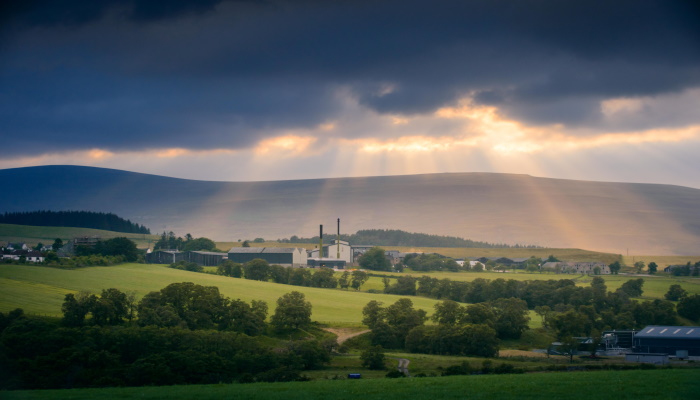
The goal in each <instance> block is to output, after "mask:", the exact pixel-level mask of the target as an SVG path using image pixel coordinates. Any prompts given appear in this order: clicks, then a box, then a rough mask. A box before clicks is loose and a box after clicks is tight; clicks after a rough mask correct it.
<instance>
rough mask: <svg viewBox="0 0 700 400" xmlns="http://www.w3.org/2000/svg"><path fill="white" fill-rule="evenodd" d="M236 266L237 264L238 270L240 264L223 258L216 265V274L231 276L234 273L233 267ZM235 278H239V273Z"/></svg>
mask: <svg viewBox="0 0 700 400" xmlns="http://www.w3.org/2000/svg"><path fill="white" fill-rule="evenodd" d="M236 266H238V268H239V270H240V268H241V264H238V263H235V262H233V261H231V260H224V261H222V262H221V264H219V266H218V267H216V273H217V275H223V276H231V277H233V276H234V274H235V272H234V271H235V269H236ZM236 278H240V275H239V276H237V277H236Z"/></svg>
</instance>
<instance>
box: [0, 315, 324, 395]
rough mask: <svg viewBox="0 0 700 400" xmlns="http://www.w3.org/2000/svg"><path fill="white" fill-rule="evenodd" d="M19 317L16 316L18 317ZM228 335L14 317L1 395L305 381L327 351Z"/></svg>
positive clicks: (311, 343)
mask: <svg viewBox="0 0 700 400" xmlns="http://www.w3.org/2000/svg"><path fill="white" fill-rule="evenodd" d="M15 313H16V312H15ZM269 342H270V339H263V338H260V337H252V336H248V335H245V334H240V333H236V332H228V331H211V330H187V329H178V328H157V327H152V326H149V327H138V326H115V327H99V326H93V327H83V328H66V327H59V326H56V325H55V324H51V323H50V322H47V321H45V320H41V319H30V318H24V317H21V316H20V317H19V318H16V319H15V320H14V321H12V322H11V323H10V324H9V325H8V327H6V328H5V329H3V331H2V334H1V335H0V343H1V344H2V348H1V349H0V352H1V353H2V357H3V363H2V364H3V365H2V367H0V368H1V369H2V374H0V375H2V377H1V378H0V385H2V386H1V387H2V388H3V389H59V388H73V387H104V386H111V387H113V386H144V385H149V386H150V385H182V384H217V383H231V382H243V383H245V382H256V381H258V382H275V381H292V380H304V377H303V376H302V375H301V373H302V371H304V370H309V369H317V368H320V367H321V366H322V365H324V364H326V363H327V362H328V361H329V360H330V348H331V347H332V343H331V342H328V341H325V340H318V339H304V340H298V341H289V342H284V341H282V342H280V341H275V347H274V348H273V346H271V345H270V344H269Z"/></svg>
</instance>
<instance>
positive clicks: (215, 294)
mask: <svg viewBox="0 0 700 400" xmlns="http://www.w3.org/2000/svg"><path fill="white" fill-rule="evenodd" d="M137 308H138V313H139V324H140V325H156V326H161V327H167V326H184V327H187V328H189V329H192V330H194V329H214V328H220V327H221V324H222V323H223V324H224V325H225V324H226V322H225V319H224V318H225V316H226V314H227V311H226V299H225V298H224V297H223V296H222V295H221V294H220V293H219V288H217V287H215V286H202V285H197V284H194V283H192V282H181V283H171V284H170V285H168V286H166V287H165V288H163V289H161V290H160V291H159V292H150V293H148V294H146V295H145V296H144V297H143V299H141V301H140V302H139V304H138V307H137Z"/></svg>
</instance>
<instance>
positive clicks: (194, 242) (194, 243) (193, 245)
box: [182, 234, 216, 251]
mask: <svg viewBox="0 0 700 400" xmlns="http://www.w3.org/2000/svg"><path fill="white" fill-rule="evenodd" d="M188 235H189V234H188ZM215 250H216V243H214V241H213V240H211V239H208V238H205V237H201V238H197V239H192V238H191V236H190V238H189V239H187V242H185V245H184V246H183V247H182V251H215Z"/></svg>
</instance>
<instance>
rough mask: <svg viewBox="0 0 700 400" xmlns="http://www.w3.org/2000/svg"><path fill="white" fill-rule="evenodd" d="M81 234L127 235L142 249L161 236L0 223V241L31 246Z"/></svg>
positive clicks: (109, 237)
mask: <svg viewBox="0 0 700 400" xmlns="http://www.w3.org/2000/svg"><path fill="white" fill-rule="evenodd" d="M79 236H99V237H101V238H102V239H111V238H115V237H127V238H129V239H131V240H133V241H134V242H135V243H136V246H137V247H139V248H142V249H145V248H148V247H149V246H150V245H151V244H152V243H155V242H156V241H157V240H158V239H159V238H160V237H159V236H158V235H144V234H141V233H122V232H113V231H103V230H101V229H90V228H67V227H62V226H29V225H12V224H0V243H2V242H13V243H14V242H23V243H27V245H30V246H36V245H37V243H43V244H45V245H50V244H52V243H53V241H54V240H56V238H60V239H61V240H63V242H64V243H65V242H66V241H68V240H70V239H73V238H74V237H79Z"/></svg>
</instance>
